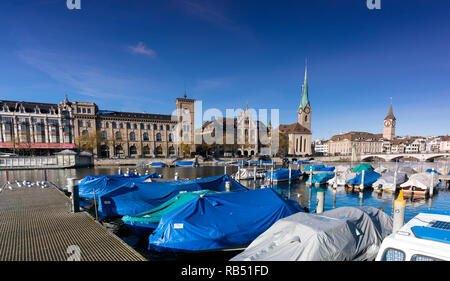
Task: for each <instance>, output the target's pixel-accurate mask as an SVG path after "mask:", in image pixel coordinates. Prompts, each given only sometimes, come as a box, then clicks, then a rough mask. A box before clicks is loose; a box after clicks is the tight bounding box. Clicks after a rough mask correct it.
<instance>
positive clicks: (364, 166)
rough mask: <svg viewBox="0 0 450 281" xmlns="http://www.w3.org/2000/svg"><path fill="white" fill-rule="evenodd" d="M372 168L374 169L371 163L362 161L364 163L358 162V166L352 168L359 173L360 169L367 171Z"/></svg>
mask: <svg viewBox="0 0 450 281" xmlns="http://www.w3.org/2000/svg"><path fill="white" fill-rule="evenodd" d="M373 170H375V169H374V168H373V167H372V165H370V164H366V163H364V164H359V165H358V166H356V167H355V168H354V169H353V172H355V173H361V172H362V171H366V172H368V171H373Z"/></svg>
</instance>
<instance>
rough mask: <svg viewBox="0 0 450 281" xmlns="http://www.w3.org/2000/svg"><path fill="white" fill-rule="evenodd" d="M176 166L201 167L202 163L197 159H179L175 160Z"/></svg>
mask: <svg viewBox="0 0 450 281" xmlns="http://www.w3.org/2000/svg"><path fill="white" fill-rule="evenodd" d="M175 166H176V167H199V166H200V165H199V164H198V162H196V161H177V162H175Z"/></svg>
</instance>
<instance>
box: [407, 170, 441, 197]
mask: <svg viewBox="0 0 450 281" xmlns="http://www.w3.org/2000/svg"><path fill="white" fill-rule="evenodd" d="M437 185H439V176H438V175H437V174H435V173H426V172H425V173H417V174H413V175H411V176H410V177H409V179H408V180H407V181H406V182H404V183H402V184H401V185H400V187H401V188H402V190H403V195H405V196H413V195H414V196H427V195H428V194H429V193H430V189H431V188H433V189H434V188H435V187H436V186H437Z"/></svg>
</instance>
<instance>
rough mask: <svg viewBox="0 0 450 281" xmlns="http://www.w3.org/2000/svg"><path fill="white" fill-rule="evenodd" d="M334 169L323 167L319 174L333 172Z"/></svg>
mask: <svg viewBox="0 0 450 281" xmlns="http://www.w3.org/2000/svg"><path fill="white" fill-rule="evenodd" d="M335 169H336V168H335V167H323V168H322V169H320V172H334V170H335Z"/></svg>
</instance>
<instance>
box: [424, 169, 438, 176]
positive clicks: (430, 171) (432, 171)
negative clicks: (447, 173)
mask: <svg viewBox="0 0 450 281" xmlns="http://www.w3.org/2000/svg"><path fill="white" fill-rule="evenodd" d="M425 172H427V173H435V174H437V175H442V174H441V173H439V172H438V171H436V170H433V169H427V170H426V171H425Z"/></svg>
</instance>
